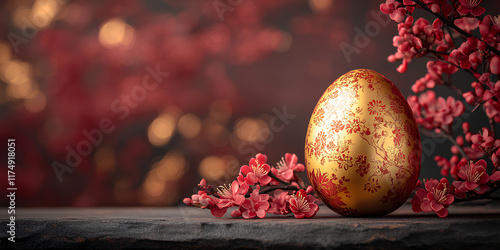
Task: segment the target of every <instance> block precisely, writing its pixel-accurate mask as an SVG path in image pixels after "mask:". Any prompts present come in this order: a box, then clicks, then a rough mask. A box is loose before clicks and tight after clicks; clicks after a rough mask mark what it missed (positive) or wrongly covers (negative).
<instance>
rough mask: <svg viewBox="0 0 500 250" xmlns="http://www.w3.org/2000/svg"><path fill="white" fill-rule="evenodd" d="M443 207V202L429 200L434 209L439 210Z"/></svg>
mask: <svg viewBox="0 0 500 250" xmlns="http://www.w3.org/2000/svg"><path fill="white" fill-rule="evenodd" d="M443 207H444V206H443V204H441V203H439V202H435V201H432V202H431V208H432V210H434V211H439V210H441V209H443Z"/></svg>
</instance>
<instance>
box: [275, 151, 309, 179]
mask: <svg viewBox="0 0 500 250" xmlns="http://www.w3.org/2000/svg"><path fill="white" fill-rule="evenodd" d="M297 160H298V158H297V155H295V154H289V153H286V154H285V157H284V158H281V161H280V162H279V163H278V166H277V168H272V169H271V171H272V173H273V174H274V175H275V176H277V177H278V178H280V179H282V180H286V181H291V180H292V179H293V178H294V177H295V172H303V171H304V170H305V167H304V165H302V164H300V163H298V164H297Z"/></svg>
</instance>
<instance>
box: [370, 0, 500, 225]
mask: <svg viewBox="0 0 500 250" xmlns="http://www.w3.org/2000/svg"><path fill="white" fill-rule="evenodd" d="M481 2H482V1H481V0H459V1H456V0H451V1H447V0H403V1H395V0H387V1H385V3H382V4H381V5H380V10H381V11H382V12H383V13H385V14H387V15H389V16H390V18H391V19H392V20H394V21H395V22H397V23H398V35H396V36H395V37H394V39H393V46H394V47H396V48H397V52H396V53H395V54H393V55H390V56H389V57H388V60H389V61H390V62H396V61H401V65H400V66H399V67H398V68H397V70H398V71H399V72H400V73H404V72H405V71H406V70H407V69H408V64H409V63H410V62H411V61H412V59H414V58H423V57H425V58H427V59H428V62H427V73H426V74H425V76H424V77H422V78H420V79H418V80H417V81H415V83H414V84H413V86H412V91H413V92H415V93H416V94H420V95H419V96H409V97H408V103H409V105H410V107H411V108H412V110H413V113H414V115H415V118H416V121H417V123H418V124H419V126H420V127H421V128H422V129H423V131H424V132H429V133H430V134H432V135H433V136H444V137H446V138H448V139H449V140H450V141H451V142H452V144H453V146H452V147H451V149H450V151H451V153H452V156H451V157H450V158H446V157H443V156H435V161H436V162H437V165H438V166H439V167H440V168H441V174H442V175H443V176H444V177H447V176H449V177H451V178H452V179H453V180H452V182H451V184H450V181H449V180H448V179H446V178H442V179H441V180H436V179H430V180H427V181H425V185H424V187H423V188H420V187H417V188H416V189H417V190H416V194H415V196H414V198H413V199H412V204H413V211H415V212H421V211H423V212H431V211H434V212H436V213H437V215H438V216H440V217H445V216H447V215H448V210H447V208H448V206H450V204H451V203H453V202H458V201H467V200H474V199H482V198H490V199H493V198H494V197H492V196H490V195H491V194H492V193H493V192H494V191H496V190H497V189H498V188H499V187H500V182H499V181H500V171H499V170H500V137H498V136H497V135H496V131H495V130H496V129H495V128H496V124H497V123H498V122H500V79H499V77H498V75H499V73H500V51H499V50H500V43H499V41H500V35H499V32H500V16H496V17H494V16H491V15H485V12H486V9H485V8H483V7H482V6H480V5H481ZM416 9H421V10H424V11H426V12H429V13H431V14H433V16H435V17H436V18H435V19H434V20H431V21H429V20H427V19H425V18H418V19H417V20H414V19H415V18H414V16H415V13H414V12H415V10H416ZM458 71H464V72H466V73H467V74H468V75H469V76H470V85H469V86H470V88H469V89H467V88H459V87H458V86H457V85H455V84H453V82H452V79H451V77H452V75H454V74H455V73H457V72H458ZM438 85H442V86H445V87H449V88H450V89H452V90H454V91H456V92H457V94H458V95H460V96H461V97H462V98H463V101H465V102H467V103H468V104H470V105H472V106H475V108H474V109H473V110H472V112H476V110H481V109H482V110H483V111H484V114H485V117H486V118H487V119H486V120H485V122H484V124H485V125H486V126H483V127H481V128H480V129H479V131H478V132H475V131H474V130H471V125H470V124H469V123H468V122H464V120H463V115H464V113H465V111H466V110H465V109H466V108H465V104H464V103H463V101H462V100H458V99H455V98H454V97H453V96H447V97H437V96H436V93H435V92H434V91H433V89H434V88H435V87H436V86H438ZM479 107H481V109H479ZM458 118H460V119H458ZM454 123H455V124H456V125H461V130H460V131H454V129H455V130H456V128H455V127H454V126H453V125H454ZM460 123H461V124H460ZM458 127H459V126H458ZM457 132H458V133H457ZM420 185H421V183H419V185H418V186H420Z"/></svg>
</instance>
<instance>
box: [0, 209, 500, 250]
mask: <svg viewBox="0 0 500 250" xmlns="http://www.w3.org/2000/svg"><path fill="white" fill-rule="evenodd" d="M0 221H1V222H0V223H1V225H2V227H3V229H2V230H1V231H0V240H1V241H0V243H1V246H0V248H1V249H6V247H12V248H93V249H95V248H107V249H116V248H129V247H130V248H206V247H213V248H236V247H243V248H249V249H253V248H271V249H274V248H283V249H285V248H287V249H288V248H290V247H295V248H297V247H299V248H301V247H303V248H317V249H321V248H340V247H343V248H345V247H349V248H402V247H412V248H429V247H430V248H445V249H456V248H464V247H474V248H480V249H484V248H492V249H493V248H496V249H498V246H500V203H499V202H495V203H487V204H483V203H476V204H474V205H467V206H465V205H455V206H453V207H451V208H450V215H449V217H448V218H445V219H440V218H438V217H437V216H436V215H434V214H415V213H413V212H411V210H410V206H409V204H406V205H404V206H403V207H402V208H400V209H399V210H397V211H395V212H394V213H392V214H391V215H388V216H385V217H381V218H345V217H341V216H338V215H336V214H335V213H333V212H331V211H330V210H329V209H328V208H326V207H324V206H321V207H320V212H319V213H318V214H317V215H316V217H315V218H313V219H300V220H298V219H294V218H292V217H291V216H288V217H270V218H266V219H252V220H244V219H233V218H230V217H225V218H213V217H212V216H211V215H210V211H208V210H201V209H196V208H191V207H184V206H183V207H169V208H142V207H141V208H24V209H22V208H19V209H18V210H17V211H16V238H15V240H16V242H15V243H11V242H9V241H7V238H6V237H7V234H6V231H7V230H6V228H7V227H6V224H7V223H8V222H9V221H8V218H7V216H6V215H5V213H3V215H2V217H0Z"/></svg>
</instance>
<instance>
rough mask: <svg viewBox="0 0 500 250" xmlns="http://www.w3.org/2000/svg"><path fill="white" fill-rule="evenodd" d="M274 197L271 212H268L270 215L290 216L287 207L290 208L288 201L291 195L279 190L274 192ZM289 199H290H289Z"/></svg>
mask: <svg viewBox="0 0 500 250" xmlns="http://www.w3.org/2000/svg"><path fill="white" fill-rule="evenodd" d="M273 196H274V197H273V198H271V202H270V204H271V205H270V207H269V210H267V212H268V213H272V214H288V213H290V211H288V209H287V206H288V199H290V198H289V195H288V193H287V192H285V191H283V190H281V189H277V190H274V195H273ZM287 198H288V199H287Z"/></svg>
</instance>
